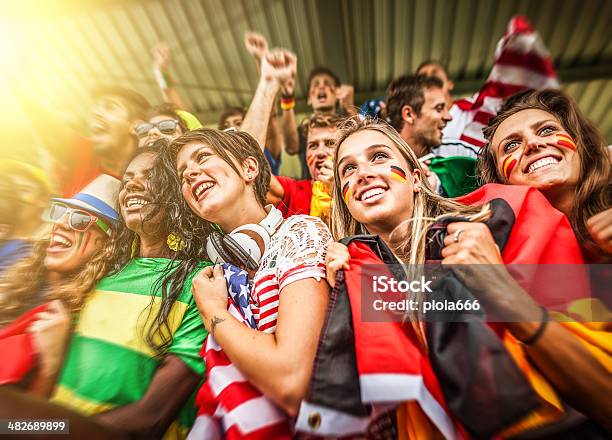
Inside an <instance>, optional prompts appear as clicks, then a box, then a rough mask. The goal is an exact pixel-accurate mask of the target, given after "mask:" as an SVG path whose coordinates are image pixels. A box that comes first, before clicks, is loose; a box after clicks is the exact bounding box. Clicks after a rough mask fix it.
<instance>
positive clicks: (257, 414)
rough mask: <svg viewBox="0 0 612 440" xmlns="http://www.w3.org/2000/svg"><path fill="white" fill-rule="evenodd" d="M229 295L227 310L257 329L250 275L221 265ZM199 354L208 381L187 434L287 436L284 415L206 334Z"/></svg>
mask: <svg viewBox="0 0 612 440" xmlns="http://www.w3.org/2000/svg"><path fill="white" fill-rule="evenodd" d="M223 270H224V272H225V279H226V281H227V287H228V292H229V295H230V297H229V298H228V311H229V312H230V314H231V315H232V316H233V317H234V318H236V319H238V320H239V321H241V322H242V323H244V325H247V326H249V327H251V328H256V326H255V320H254V318H253V314H252V312H251V308H250V305H249V304H250V301H249V297H250V289H249V282H248V274H247V272H245V271H244V270H241V269H238V268H237V267H235V266H232V265H230V264H226V263H224V264H223ZM200 355H201V356H202V357H203V358H204V362H205V364H206V370H207V371H206V374H207V377H206V381H205V382H204V383H203V384H202V386H201V388H200V390H199V391H198V394H197V396H196V405H197V406H198V417H197V418H196V421H195V423H194V425H193V428H192V429H191V431H190V432H189V436H188V438H189V439H192V440H216V439H222V438H225V439H229V440H237V439H248V440H260V439H261V440H268V439H270V440H275V439H289V438H291V428H290V425H289V420H288V419H287V416H286V415H285V414H284V413H283V412H282V411H281V410H280V409H278V408H277V407H276V405H274V403H272V402H271V401H270V400H269V399H268V398H267V397H265V396H264V395H262V394H261V393H260V392H259V391H258V390H257V389H256V388H255V387H253V386H252V385H251V384H250V383H249V382H248V381H247V379H246V378H245V377H244V376H243V375H242V373H241V372H240V371H239V370H238V369H237V368H236V367H235V366H234V365H233V364H232V362H231V361H230V360H229V358H228V357H227V356H226V355H225V353H224V352H223V349H222V348H221V347H220V346H219V345H218V344H217V343H216V342H215V339H214V338H213V336H212V335H211V334H209V335H208V336H207V338H206V340H205V341H204V346H203V347H202V351H201V352H200Z"/></svg>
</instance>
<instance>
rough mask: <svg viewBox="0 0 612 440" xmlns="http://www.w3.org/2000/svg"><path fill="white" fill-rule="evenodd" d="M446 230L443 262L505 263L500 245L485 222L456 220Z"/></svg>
mask: <svg viewBox="0 0 612 440" xmlns="http://www.w3.org/2000/svg"><path fill="white" fill-rule="evenodd" d="M446 230H447V232H448V234H447V235H446V238H445V239H444V248H443V249H442V257H443V260H442V264H503V260H502V257H501V252H500V251H499V247H498V246H497V244H496V243H495V240H493V236H492V235H491V231H490V230H489V228H488V227H487V225H485V224H484V223H471V222H455V223H450V224H449V225H448V227H447V228H446Z"/></svg>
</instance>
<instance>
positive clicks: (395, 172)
mask: <svg viewBox="0 0 612 440" xmlns="http://www.w3.org/2000/svg"><path fill="white" fill-rule="evenodd" d="M390 177H391V178H392V179H393V180H397V181H398V182H401V183H406V172H405V171H404V170H402V169H401V168H400V167H398V166H396V165H391V174H390Z"/></svg>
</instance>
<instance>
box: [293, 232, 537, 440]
mask: <svg viewBox="0 0 612 440" xmlns="http://www.w3.org/2000/svg"><path fill="white" fill-rule="evenodd" d="M343 241H344V240H343ZM345 244H348V248H349V253H350V255H351V260H350V263H349V264H350V269H349V270H344V271H341V272H339V274H338V278H337V280H336V287H335V288H334V290H333V292H332V297H331V300H330V305H329V310H328V317H327V320H326V323H325V325H324V328H323V332H322V337H321V340H320V342H319V348H318V352H317V357H316V360H315V367H314V371H313V377H312V381H311V385H310V388H309V392H308V395H307V398H306V401H305V402H303V403H302V406H301V409H300V413H299V416H298V421H297V424H296V429H298V430H299V431H306V432H309V433H313V434H316V435H321V436H346V435H364V434H365V433H366V432H369V430H370V424H371V423H372V422H373V421H374V420H376V419H377V417H378V416H379V415H380V414H382V413H384V412H385V411H389V410H394V409H395V408H396V407H398V406H399V409H398V411H397V420H396V427H395V432H394V433H393V436H395V437H397V436H399V437H400V438H416V439H423V438H436V436H439V435H440V434H441V435H442V436H444V437H445V438H449V439H452V438H466V437H468V436H469V435H470V433H471V434H473V435H476V436H477V437H481V438H485V437H490V436H491V435H493V434H495V433H496V432H499V431H501V430H502V429H503V428H505V427H507V426H510V425H511V424H512V423H514V422H516V421H518V420H520V419H521V418H523V417H524V416H526V415H527V414H528V413H529V412H530V411H531V410H532V409H533V408H534V407H535V406H536V402H535V395H534V393H533V392H532V391H531V389H530V387H529V383H528V382H527V380H526V379H525V378H524V377H523V376H522V374H521V371H520V370H519V369H518V368H517V367H516V365H514V363H513V361H512V358H511V357H510V355H509V354H508V353H507V352H506V350H505V349H504V346H503V343H502V341H501V340H500V339H499V337H498V336H497V335H496V334H495V332H494V331H493V330H492V329H490V328H488V326H487V324H486V323H485V322H484V321H483V320H482V319H473V320H470V321H469V322H456V323H452V322H431V323H427V326H426V329H425V335H426V338H427V349H426V348H425V347H424V346H423V344H422V343H420V342H419V340H420V339H419V336H418V335H416V333H415V332H414V327H413V326H412V325H411V324H410V323H399V322H367V321H365V320H363V319H362V310H363V309H362V305H361V301H362V298H363V297H362V294H363V295H365V296H364V297H367V296H368V295H374V293H373V292H370V291H368V290H367V289H370V286H369V283H366V284H363V283H362V280H364V279H370V278H371V277H370V278H368V276H367V275H368V274H367V273H366V271H368V270H374V271H375V272H376V275H378V276H381V275H387V276H393V277H394V278H396V279H401V278H402V275H401V274H398V273H396V272H397V271H394V267H393V266H389V264H394V263H396V260H395V258H394V257H393V254H392V253H391V252H390V251H389V249H388V248H387V247H386V245H385V244H384V243H383V242H382V241H381V240H380V239H379V238H378V237H370V236H357V237H351V238H348V239H346V243H345ZM385 264H386V265H385ZM373 265H375V266H373ZM372 268H375V269H372ZM364 274H365V275H366V276H365V278H364V277H363V275H364ZM451 275H452V274H451ZM457 287H461V286H460V285H459V283H458V281H457V280H456V279H455V278H454V277H453V276H449V277H448V279H445V280H443V281H442V282H441V283H439V284H438V286H437V287H436V293H437V294H441V295H450V291H457ZM363 289H365V292H366V293H365V294H364V293H363V292H364V290H363ZM463 292H464V294H465V295H467V294H469V292H467V290H466V289H465V288H463ZM457 349H460V350H459V352H458V351H457ZM461 350H463V353H461V352H460V351H461ZM457 356H459V357H457ZM501 371H503V372H504V374H505V380H504V382H503V383H501V384H498V383H496V382H497V381H496V378H497V377H496V374H498V373H499V372H501ZM445 388H448V390H451V392H450V393H449V392H448V391H447V390H445ZM446 395H448V396H449V399H447V397H446ZM483 415H485V417H483ZM483 419H486V420H483Z"/></svg>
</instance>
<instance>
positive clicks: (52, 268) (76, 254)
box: [0, 175, 120, 395]
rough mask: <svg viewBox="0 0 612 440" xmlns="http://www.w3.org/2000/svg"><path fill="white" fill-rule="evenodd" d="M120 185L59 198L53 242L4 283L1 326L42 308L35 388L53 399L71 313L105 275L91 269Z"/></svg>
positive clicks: (112, 218)
mask: <svg viewBox="0 0 612 440" xmlns="http://www.w3.org/2000/svg"><path fill="white" fill-rule="evenodd" d="M119 185H120V182H119V181H118V180H117V179H115V178H114V177H111V176H108V175H101V176H99V177H98V178H96V179H95V180H94V181H93V182H91V183H90V184H89V185H87V186H86V187H85V188H84V189H83V190H82V191H81V192H79V193H78V194H76V195H75V196H73V197H72V198H69V199H53V201H52V204H51V208H50V210H49V220H50V221H52V222H53V228H52V232H51V236H50V238H48V239H46V240H42V241H39V242H38V243H36V244H35V245H34V248H33V252H32V256H31V257H29V258H27V259H25V260H22V261H20V262H18V263H16V264H15V265H13V266H12V267H11V268H10V269H8V270H7V272H6V273H5V274H4V276H3V277H2V278H1V279H0V326H5V325H8V324H9V323H11V322H12V321H13V320H14V319H16V318H17V317H18V316H20V315H22V314H24V313H27V312H28V311H30V310H32V309H33V308H35V307H37V306H41V305H42V304H47V303H48V306H43V307H42V309H41V310H42V311H41V312H40V313H37V314H36V315H34V316H33V317H32V319H33V323H32V325H31V326H30V327H29V331H30V332H32V334H33V335H34V347H35V350H36V352H37V353H38V354H39V357H40V358H39V362H40V365H39V368H38V373H37V374H36V375H35V378H34V380H33V381H32V383H31V385H30V387H29V389H31V390H33V391H35V392H37V393H39V394H43V395H45V394H48V393H50V391H51V388H52V386H53V383H54V379H55V375H56V373H57V371H58V369H59V367H60V366H61V362H62V360H63V354H64V348H65V347H64V345H65V343H66V341H67V336H68V333H69V327H70V319H69V314H70V313H74V312H77V311H78V310H79V309H80V307H81V305H82V303H83V300H84V298H85V296H86V295H87V293H88V292H89V291H90V290H91V289H92V288H93V286H94V284H95V282H96V281H97V279H99V276H100V275H101V274H100V273H98V272H96V271H95V270H91V268H86V265H87V263H88V262H89V261H90V260H91V259H92V258H93V257H94V256H95V255H96V254H97V253H99V252H100V251H101V249H102V248H103V246H104V244H105V243H106V241H107V240H108V238H109V236H110V235H111V234H112V232H113V231H115V230H116V227H117V223H118V220H119V215H118V213H117V211H116V210H115V209H114V208H113V206H114V204H115V199H116V196H117V193H118V191H119Z"/></svg>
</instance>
